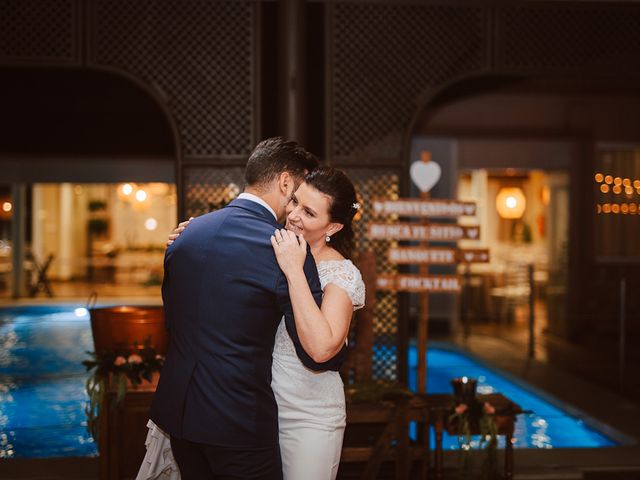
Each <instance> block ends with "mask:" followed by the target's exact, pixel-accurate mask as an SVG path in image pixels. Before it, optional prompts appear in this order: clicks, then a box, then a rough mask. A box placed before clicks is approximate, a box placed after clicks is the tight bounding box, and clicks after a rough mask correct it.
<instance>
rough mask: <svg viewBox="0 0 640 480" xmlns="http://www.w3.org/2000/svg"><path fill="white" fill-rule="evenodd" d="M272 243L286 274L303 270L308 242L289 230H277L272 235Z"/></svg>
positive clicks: (279, 263)
mask: <svg viewBox="0 0 640 480" xmlns="http://www.w3.org/2000/svg"><path fill="white" fill-rule="evenodd" d="M271 245H273V250H274V251H275V252H276V259H277V260H278V265H280V268H281V269H282V271H283V272H284V274H285V275H287V276H288V275H289V274H291V273H293V272H296V271H302V270H303V268H304V261H305V259H306V258H307V242H305V240H304V238H302V236H300V237H298V236H297V235H296V234H295V233H293V232H290V231H289V230H285V229H284V228H283V229H282V230H276V231H275V233H274V234H273V235H271Z"/></svg>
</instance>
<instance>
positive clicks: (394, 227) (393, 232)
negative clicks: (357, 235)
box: [369, 223, 480, 241]
mask: <svg viewBox="0 0 640 480" xmlns="http://www.w3.org/2000/svg"><path fill="white" fill-rule="evenodd" d="M369 238H371V239H373V240H416V241H427V240H433V241H454V240H461V239H470V240H477V239H479V238H480V227H478V226H473V227H468V226H461V225H453V224H452V225H449V224H435V223H432V224H429V225H419V224H414V223H370V224H369Z"/></svg>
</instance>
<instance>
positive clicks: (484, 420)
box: [449, 400, 501, 480]
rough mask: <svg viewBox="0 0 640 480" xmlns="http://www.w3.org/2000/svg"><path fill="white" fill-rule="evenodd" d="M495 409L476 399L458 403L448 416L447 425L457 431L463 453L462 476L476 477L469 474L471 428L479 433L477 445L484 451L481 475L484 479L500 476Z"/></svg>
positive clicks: (490, 479) (470, 467) (489, 479)
mask: <svg viewBox="0 0 640 480" xmlns="http://www.w3.org/2000/svg"><path fill="white" fill-rule="evenodd" d="M495 415H496V409H495V407H494V406H493V405H491V404H490V403H488V402H485V403H484V404H480V403H479V402H477V401H475V400H474V401H473V402H471V403H470V404H469V405H467V404H465V403H459V404H458V405H457V406H456V407H455V409H454V411H453V413H452V414H451V415H450V416H449V425H451V426H453V427H454V430H455V431H456V432H457V433H458V444H459V446H460V451H461V452H462V455H463V468H462V472H463V478H477V477H474V476H473V475H472V474H471V469H472V465H471V457H470V452H471V445H472V444H471V432H472V429H473V430H475V431H477V432H478V433H479V434H480V443H479V447H480V448H481V449H482V448H484V450H485V451H486V457H485V460H484V463H483V465H482V476H481V477H480V478H482V479H485V480H493V479H498V478H501V477H500V474H499V472H498V457H497V446H498V440H497V435H498V427H497V425H496V419H495Z"/></svg>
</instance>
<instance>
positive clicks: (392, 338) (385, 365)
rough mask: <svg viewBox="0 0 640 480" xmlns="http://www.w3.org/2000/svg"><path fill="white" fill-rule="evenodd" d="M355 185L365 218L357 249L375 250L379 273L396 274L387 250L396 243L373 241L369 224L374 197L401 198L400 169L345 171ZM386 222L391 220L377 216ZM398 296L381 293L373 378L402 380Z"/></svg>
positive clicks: (358, 224) (359, 223)
mask: <svg viewBox="0 0 640 480" xmlns="http://www.w3.org/2000/svg"><path fill="white" fill-rule="evenodd" d="M345 171H346V172H347V174H348V175H349V177H350V178H351V179H352V181H353V182H354V184H355V186H356V191H357V193H358V201H359V203H360V205H361V208H362V216H361V217H359V218H358V220H356V221H355V222H354V227H355V228H354V230H355V234H356V250H357V251H367V250H373V251H374V252H375V254H376V265H377V271H378V273H396V272H397V267H396V266H395V265H392V264H390V263H389V262H388V261H387V249H388V248H389V247H390V246H392V244H395V243H397V242H387V241H378V240H375V241H372V240H370V239H369V238H368V237H367V224H368V223H369V222H370V221H372V219H373V211H372V201H371V200H372V199H373V198H398V196H399V193H400V170H393V169H366V168H351V169H346V170H345ZM376 219H378V220H381V221H385V220H391V218H386V219H385V218H384V217H376ZM398 310H399V307H398V296H397V295H396V294H394V293H390V292H378V293H377V295H376V309H375V320H374V338H375V340H374V344H375V346H374V355H373V361H372V369H373V378H375V379H385V380H400V379H399V378H398V361H399V359H398V341H399V338H398V318H399V315H398Z"/></svg>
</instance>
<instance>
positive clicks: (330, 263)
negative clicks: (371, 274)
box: [318, 260, 364, 310]
mask: <svg viewBox="0 0 640 480" xmlns="http://www.w3.org/2000/svg"><path fill="white" fill-rule="evenodd" d="M318 275H319V276H320V285H321V286H322V290H324V288H325V287H326V286H327V285H328V284H330V283H333V284H335V285H336V286H338V287H340V288H342V289H343V290H344V291H345V292H347V295H349V298H350V299H351V303H352V304H353V309H354V310H358V309H359V308H362V307H364V282H363V281H362V275H360V270H358V269H357V268H356V266H355V265H354V264H353V263H352V262H351V260H325V261H323V262H319V263H318Z"/></svg>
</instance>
